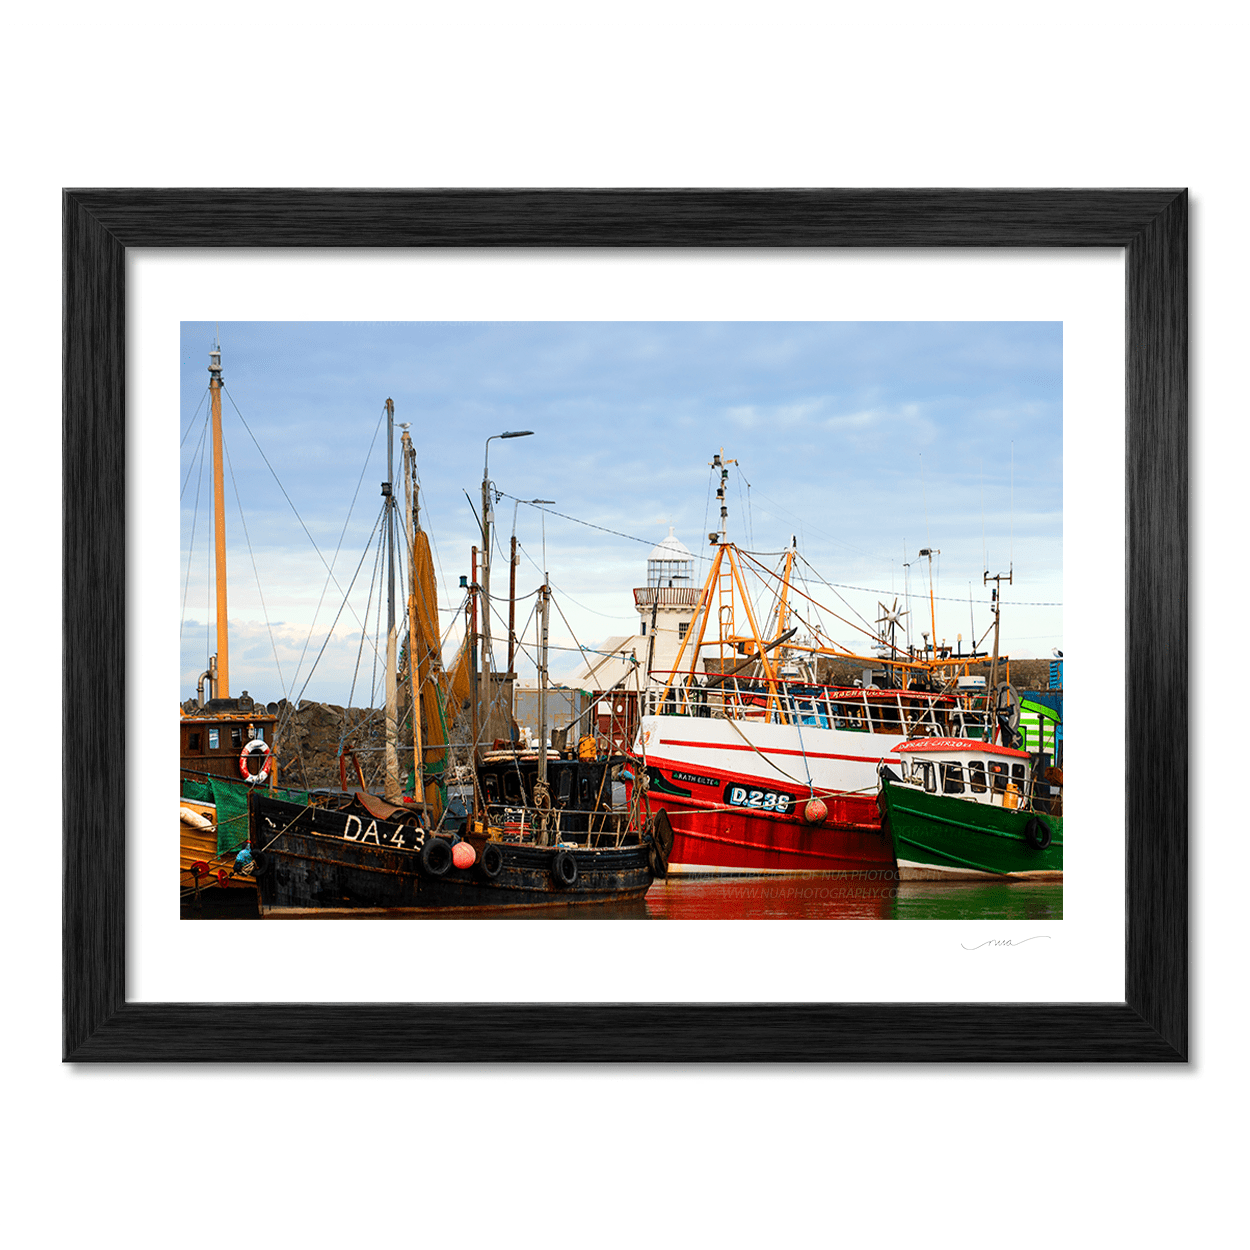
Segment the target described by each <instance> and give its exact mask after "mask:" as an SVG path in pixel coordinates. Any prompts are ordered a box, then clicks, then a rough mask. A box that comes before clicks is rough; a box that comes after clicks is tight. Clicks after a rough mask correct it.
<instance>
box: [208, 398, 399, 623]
mask: <svg viewBox="0 0 1250 1250" xmlns="http://www.w3.org/2000/svg"><path fill="white" fill-rule="evenodd" d="M221 389H222V392H223V393H224V394H225V395H227V396H228V397H229V399H230V404H231V406H232V407H233V408H234V410H235V412H236V413H238V417H239V420H240V421H242V422H243V428H244V429H245V430H246V431H247V432H248V436H249V437H250V438H251V440H252V442H253V443H255V444H256V450H257V451H258V452H260V458H261V459H262V460H263V461H264V462H265V467H266V468H267V469H268V470H269V472H270V473H271V474H272V475H273V480H274V481H275V482H277V484H278V489H279V490H280V491H281V492H282V497H283V498H284V499H285V500H286V501H287V503H288V504H290V505H291V511H292V512H293V513H295V519H296V520H297V521H298V522H299V523H300V526H301V528H302V529H303V531H304V533H305V534H307V535H308V541H309V542H310V543H312V548H313V550H314V551H315V552H316V553H317V558H318V559H319V560H320V561H321V563H322V564H325V567H326V572H327V574H328V575H329V579H330V581H333V582H334V585H335V587H336V588H337V589H338V591H339V593H340V594H344V595H345V592H344V590H343V587H342V586H340V585H339V582H338V578H336V577H335V576H334V570H333V568H331V566H330V565H329V564H326V558H325V556H323V555H322V554H321V548H320V547H318V546H317V540H316V539H315V538H313V536H312V534H311V533H310V532H309V529H308V526H307V525H305V524H304V518H303V517H302V516H300V513H299V509H298V508H297V507H296V506H295V503H294V501H293V500H292V499H291V496H290V495H288V494H287V490H286V487H285V486H283V485H282V479H281V478H279V477H278V474H277V472H276V471H275V470H274V467H273V465H272V464H270V463H269V457H268V456H266V455H265V449H264V448H263V447H262V446H261V445H260V443H259V442H258V441H257V438H256V435H255V434H253V433H252V427H251V426H250V425H248V423H247V419H246V418H245V417H244V416H243V413H242V412H241V411H240V409H239V405H238V404H236V403H235V402H234V396H233V395H231V394H230V392H229V391H227V390H226V388H225V386H224V385H223V386H222V388H221ZM378 424H379V425H380V424H381V418H379V419H378ZM374 440H375V441H376V440H377V431H376V430H375V431H374ZM372 450H373V443H370V444H369V451H370V452H372ZM365 463H366V466H367V465H368V455H367V454H366V457H365ZM361 477H362V478H363V477H364V470H362V471H361ZM356 489H357V491H359V489H360V486H359V483H357V487H356ZM343 530H344V533H346V530H347V525H346V522H345V523H344V526H343ZM339 541H340V543H341V542H342V539H341V538H340V540H339ZM371 541H372V538H371ZM352 615H353V616H356V611H355V609H354V608H353V609H352ZM356 621H357V623H358V624H360V626H361V628H362V629H363V628H364V623H363V622H362V621H361V620H360V618H359V617H356Z"/></svg>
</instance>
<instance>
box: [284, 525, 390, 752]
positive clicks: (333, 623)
mask: <svg viewBox="0 0 1250 1250" xmlns="http://www.w3.org/2000/svg"><path fill="white" fill-rule="evenodd" d="M381 519H382V512H381V511H379V512H378V520H377V521H374V523H373V532H374V533H376V532H377V528H378V522H379V521H381ZM372 546H373V533H370V535H369V541H368V543H367V544H366V545H365V549H364V551H362V552H361V553H360V562H359V563H358V564H357V565H356V572H355V573H353V574H352V580H351V581H350V582H349V583H348V586H347V594H349V595H350V594H351V592H352V587H353V586H355V584H356V578H357V577H359V576H360V570H361V568H362V567H363V565H364V562H365V557H366V556H367V555H368V554H369V548H370V547H372ZM346 606H347V598H346V596H344V598H343V602H342V603H341V604H340V605H339V610H338V612H336V613H335V616H334V620H333V621H331V622H330V631H329V633H327V634H326V637H325V641H324V642H323V643H322V644H321V650H320V651H319V652H317V658H316V659H315V660H314V661H313V664H312V668H310V669H309V670H308V676H307V677H306V678H305V679H304V685H303V686H302V687H301V689H300V692H299V696H298V697H297V698H296V699H295V700H294V701H293V702H290V703H288V704H287V717H286V718H284V721H283V725H282V726H279V728H282V727H284V726H285V724H286V723H287V721H289V719H290V716H291V714H293V712H294V710H295V707H296V705H298V703H299V702H300V700H302V699H303V697H304V691H305V690H307V689H308V683H309V682H310V681H312V676H313V673H315V672H316V671H317V665H318V664H319V663H320V662H321V657H322V656H323V655H324V654H325V649H326V647H327V646H328V645H329V643H330V639H331V638H332V637H334V627H335V626H336V625H337V624H338V623H339V617H340V616H342V615H343V609H344V608H345V607H346ZM353 615H355V613H353ZM291 684H292V686H294V684H295V683H294V680H292V683H291Z"/></svg>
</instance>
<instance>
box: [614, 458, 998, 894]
mask: <svg viewBox="0 0 1250 1250" xmlns="http://www.w3.org/2000/svg"><path fill="white" fill-rule="evenodd" d="M728 463H732V462H723V461H722V460H721V457H720V456H717V457H716V458H715V459H714V461H713V467H714V469H719V470H720V475H721V481H720V486H719V488H718V490H717V498H718V499H719V500H720V501H721V509H720V511H721V528H720V531H719V532H714V533H712V534H709V536H708V537H709V541H710V543H711V544H712V545H713V546H715V548H716V554H715V556H714V557H713V559H712V563H711V569H710V571H709V573H708V576H707V579H706V581H705V583H704V586H703V589H702V592H701V594H700V598H699V605H698V608H697V609H696V612H695V616H694V619H693V621H692V623H691V625H690V627H689V629H688V631H687V632H686V633H685V635H684V639H683V642H682V646H681V649H680V651H679V652H678V655H677V659H676V661H675V663H674V664H673V669H672V671H671V672H667V673H663V674H660V675H659V681H658V683H657V685H658V687H659V693H657V694H656V695H654V696H653V697H652V699H651V701H650V705H649V708H648V710H647V712H646V714H644V715H643V716H641V718H640V721H639V729H638V734H637V737H636V739H635V742H634V750H635V754H636V755H637V757H638V760H639V771H640V774H641V776H642V778H643V779H644V780H643V783H642V785H643V788H645V791H646V798H647V804H648V807H649V809H650V810H651V811H664V812H665V813H666V814H667V815H668V817H669V820H670V823H671V825H672V828H673V831H674V845H673V851H672V855H671V862H670V866H669V870H670V872H672V873H674V874H683V873H684V874H695V875H702V874H708V873H748V874H755V873H796V872H797V873H804V872H810V873H828V872H854V871H862V870H872V871H892V870H893V868H894V852H893V848H892V847H891V844H890V840H889V838H888V836H886V835H885V834H884V833H883V831H882V828H881V820H880V814H879V812H878V809H877V803H876V795H877V770H878V767H879V766H880V764H881V762H882V761H883V760H885V759H888V758H890V756H891V752H892V751H893V750H894V749H895V747H897V746H899V745H901V744H902V743H904V742H907V741H908V740H909V739H912V738H916V737H952V736H954V737H959V738H961V739H972V740H980V741H993V740H1000V741H1001V740H1002V739H1003V737H1004V736H1007V737H1008V738H1010V739H1011V740H1012V741H1014V740H1015V739H1016V737H1017V736H1018V735H1017V733H1016V728H1015V724H1016V722H1017V721H1018V709H1019V700H1018V697H1017V696H1016V695H1015V692H1014V691H1013V690H1012V689H1011V686H1010V680H1009V670H1008V669H1007V667H1006V660H1005V657H1003V660H1002V669H1003V671H1004V673H1006V675H1007V678H1008V680H1006V681H1004V682H1002V683H1000V682H999V681H998V672H999V669H1000V657H999V655H998V615H997V603H998V598H997V587H996V588H995V595H994V603H995V623H994V639H995V640H994V650H993V655H992V657H989V656H987V655H985V654H981V655H978V654H977V653H976V652H975V649H974V650H973V652H972V653H971V654H969V655H966V656H957V655H952V654H950V653H949V651H948V650H944V649H942V648H939V647H938V646H937V644H936V631H935V633H934V645H933V647H932V649H931V650H929V649H928V648H926V651H925V653H924V654H921V655H919V656H918V655H915V654H914V653H913V652H912V651H911V650H910V649H909V650H907V651H904V650H903V649H902V648H901V647H900V646H899V645H898V644H897V642H896V640H895V639H894V637H893V627H894V626H895V625H897V622H898V620H899V618H900V616H901V614H900V613H899V611H898V605H897V601H896V603H895V605H894V609H893V610H885V609H884V608H883V618H882V620H883V621H884V622H885V623H886V624H887V625H888V626H889V629H888V632H887V631H884V630H883V632H882V634H881V635H880V636H876V637H874V638H873V642H874V644H876V645H877V646H878V654H877V655H875V656H869V657H854V656H853V655H852V654H851V653H850V652H848V651H847V650H845V649H839V648H835V647H832V646H828V645H817V644H816V642H815V641H814V640H813V641H812V642H811V643H807V642H803V641H801V640H800V639H797V638H796V637H795V635H796V634H798V633H799V632H800V629H799V626H798V625H793V624H792V619H793V617H794V601H795V600H796V599H797V598H798V597H799V593H800V592H798V591H797V588H796V587H795V586H794V584H793V576H792V574H793V570H794V563H795V558H796V551H795V544H794V542H793V540H792V542H791V547H790V549H789V550H788V551H787V553H786V556H785V560H784V562H783V564H782V567H781V568H780V569H779V570H773V569H770V568H766V567H765V566H764V565H762V564H761V563H760V562H759V561H758V560H756V559H755V558H754V557H753V556H752V555H751V554H750V553H748V552H745V551H742V550H741V549H740V548H739V547H738V546H737V545H736V544H734V543H732V542H730V541H728V539H727V533H726V530H727V520H726V517H727V508H726V505H725V479H726V478H727V476H728V470H727V468H726V467H725V465H726V464H728ZM920 554H921V555H922V556H928V557H929V559H930V562H931V561H932V556H933V555H934V554H938V553H936V552H933V551H931V550H929V549H925V550H923V551H922V552H921V553H920ZM748 571H750V572H752V573H753V575H755V576H756V577H767V578H770V579H772V582H773V584H774V586H775V601H776V609H775V611H774V612H773V613H772V614H771V618H770V620H769V621H768V622H767V625H768V626H770V628H761V626H760V624H759V621H760V617H759V615H758V614H757V613H756V611H755V609H754V607H753V605H752V601H751V596H750V594H749V593H748V586H747V573H748ZM1007 578H1008V579H1009V578H1010V574H1008V575H1007ZM986 580H987V581H991V580H996V579H995V578H990V577H989V575H988V574H987V579H986ZM879 623H881V622H879ZM882 653H884V654H882ZM822 657H824V658H827V659H837V660H839V661H843V662H845V661H847V660H848V659H858V661H859V662H860V663H861V664H862V665H863V667H862V670H861V672H862V676H861V679H860V681H859V682H858V683H857V684H856V685H855V686H848V685H846V684H836V683H832V682H828V681H819V680H817V679H816V675H817V673H818V672H819V667H818V665H819V662H820V660H821V658H822ZM986 659H990V663H991V673H990V679H989V684H988V687H987V683H986V679H985V678H984V677H976V676H972V675H971V674H970V668H971V667H972V666H973V665H974V664H983V663H984V662H985V660H986Z"/></svg>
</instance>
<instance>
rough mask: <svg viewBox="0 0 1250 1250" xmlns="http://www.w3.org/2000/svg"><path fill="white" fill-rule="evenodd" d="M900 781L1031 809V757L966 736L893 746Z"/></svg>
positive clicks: (979, 800)
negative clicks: (899, 770) (900, 776)
mask: <svg viewBox="0 0 1250 1250" xmlns="http://www.w3.org/2000/svg"><path fill="white" fill-rule="evenodd" d="M894 753H895V754H897V755H898V756H899V762H900V764H901V766H902V783H903V784H904V785H910V786H916V787H918V788H920V789H922V790H924V791H925V793H926V794H947V795H951V796H954V797H956V798H961V799H967V800H970V801H971V802H973V803H986V804H991V805H993V806H995V807H1028V806H1031V805H1032V799H1033V789H1034V784H1033V783H1034V777H1033V768H1032V767H1031V763H1032V759H1031V757H1030V756H1029V755H1028V753H1027V752H1025V751H1014V750H1012V749H1011V748H1010V747H1001V746H995V745H994V744H993V743H991V742H976V741H974V740H972V739H970V738H917V739H914V740H913V741H911V742H900V743H899V744H898V746H896V747H895V748H894Z"/></svg>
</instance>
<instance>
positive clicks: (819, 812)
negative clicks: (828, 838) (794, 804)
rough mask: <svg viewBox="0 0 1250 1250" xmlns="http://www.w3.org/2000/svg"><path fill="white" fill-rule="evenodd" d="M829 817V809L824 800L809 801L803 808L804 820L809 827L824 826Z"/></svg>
mask: <svg viewBox="0 0 1250 1250" xmlns="http://www.w3.org/2000/svg"><path fill="white" fill-rule="evenodd" d="M828 816H829V809H828V808H827V807H826V806H825V802H824V800H823V799H808V800H807V802H806V804H804V806H803V819H804V820H805V821H807V823H808V824H809V825H823V824H824V823H825V821H826V819H828Z"/></svg>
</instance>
